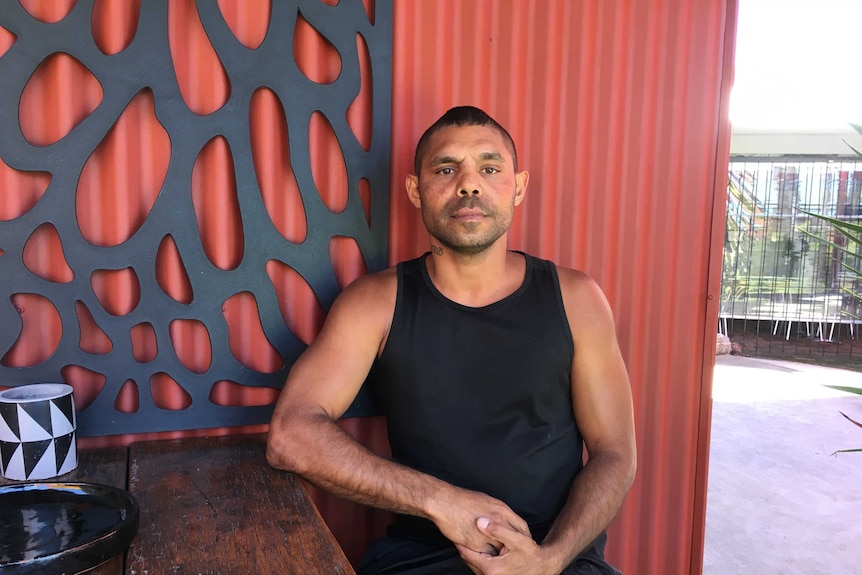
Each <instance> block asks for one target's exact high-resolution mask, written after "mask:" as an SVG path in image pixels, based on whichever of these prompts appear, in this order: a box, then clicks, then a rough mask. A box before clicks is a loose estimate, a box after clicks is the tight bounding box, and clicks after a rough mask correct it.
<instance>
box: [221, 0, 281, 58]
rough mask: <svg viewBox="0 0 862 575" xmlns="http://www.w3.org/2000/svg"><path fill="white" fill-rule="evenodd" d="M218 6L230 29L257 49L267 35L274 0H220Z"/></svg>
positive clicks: (243, 43)
mask: <svg viewBox="0 0 862 575" xmlns="http://www.w3.org/2000/svg"><path fill="white" fill-rule="evenodd" d="M276 1H281V0H276ZM218 7H219V10H221V13H222V16H224V20H225V22H227V25H228V27H229V28H230V31H231V32H233V35H234V36H236V39H237V40H239V41H240V42H241V43H242V45H243V46H245V47H246V48H248V49H249V50H255V49H256V48H258V47H259V46H260V45H261V44H262V43H263V39H264V38H265V37H266V31H267V30H268V29H269V20H270V17H271V14H272V0H243V2H242V3H239V2H236V0H218Z"/></svg>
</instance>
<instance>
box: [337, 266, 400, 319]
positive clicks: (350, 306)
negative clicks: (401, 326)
mask: <svg viewBox="0 0 862 575" xmlns="http://www.w3.org/2000/svg"><path fill="white" fill-rule="evenodd" d="M397 292H398V276H397V272H396V268H394V267H392V268H388V269H385V270H383V271H381V272H377V273H373V274H369V275H367V276H363V277H361V278H359V279H357V280H356V281H354V282H353V283H351V284H350V285H349V286H347V288H345V289H344V291H343V292H341V293H340V294H339V296H338V298H336V300H335V303H334V304H333V306H332V309H331V310H330V313H329V315H330V316H332V315H333V314H335V315H343V314H346V315H354V314H359V315H362V316H365V317H367V318H369V319H376V316H377V315H378V314H380V315H383V316H386V315H388V316H389V318H390V319H391V316H392V312H393V311H394V309H395V297H396V294H397Z"/></svg>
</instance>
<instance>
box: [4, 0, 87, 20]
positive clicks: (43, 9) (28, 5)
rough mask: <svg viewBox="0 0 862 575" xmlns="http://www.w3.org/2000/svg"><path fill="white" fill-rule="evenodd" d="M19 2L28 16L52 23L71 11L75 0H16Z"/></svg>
mask: <svg viewBox="0 0 862 575" xmlns="http://www.w3.org/2000/svg"><path fill="white" fill-rule="evenodd" d="M18 1H19V2H20V3H21V6H22V7H23V8H24V10H26V11H27V12H28V13H29V14H30V16H32V17H33V18H35V19H36V20H39V21H40V22H45V23H46V24H53V23H55V22H59V21H60V20H62V19H63V18H65V17H66V16H68V15H69V12H71V11H72V8H74V7H75V2H76V1H77V0H48V1H45V0H18Z"/></svg>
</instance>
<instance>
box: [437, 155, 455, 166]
mask: <svg viewBox="0 0 862 575" xmlns="http://www.w3.org/2000/svg"><path fill="white" fill-rule="evenodd" d="M460 163H461V160H459V159H458V158H456V157H455V156H435V157H433V158H431V165H432V166H437V165H440V164H460Z"/></svg>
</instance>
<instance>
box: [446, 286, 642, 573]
mask: <svg viewBox="0 0 862 575" xmlns="http://www.w3.org/2000/svg"><path fill="white" fill-rule="evenodd" d="M559 275H560V284H561V288H562V293H563V302H564V305H565V308H566V315H567V317H568V320H569V325H570V326H571V329H572V336H573V339H574V344H575V355H574V359H573V361H572V376H571V386H572V403H573V410H574V415H575V419H576V421H577V422H578V427H579V429H580V431H581V434H582V435H583V438H584V443H585V445H586V447H587V451H588V453H589V460H588V461H587V463H586V465H585V466H584V468H583V470H582V471H581V472H580V473H579V474H578V475H577V477H576V478H575V481H574V482H573V484H572V487H571V489H570V491H569V497H568V500H567V502H566V504H565V506H564V507H563V509H562V511H561V512H560V514H559V515H558V516H557V519H556V521H555V522H554V524H553V526H552V527H551V530H550V532H549V533H548V535H547V537H546V538H545V539H544V541H542V542H541V544H540V545H537V544H536V543H535V542H534V541H532V540H530V539H528V538H524V537H522V536H520V535H519V534H516V533H513V532H512V531H511V530H508V529H506V528H505V526H502V525H500V524H497V523H496V522H494V521H493V520H492V521H485V520H482V522H481V524H480V529H481V530H482V531H483V532H484V533H486V534H488V535H489V536H491V537H495V538H497V539H499V540H500V541H502V542H503V544H504V547H505V549H504V552H503V553H501V555H500V557H488V556H486V555H483V554H479V553H474V552H472V551H469V550H465V549H461V555H462V557H464V559H465V560H466V561H467V562H468V563H469V564H470V565H471V567H472V568H473V570H474V571H476V572H477V573H482V574H492V573H493V574H497V573H501V574H502V573H517V574H519V575H522V574H524V575H525V574H533V573H535V574H550V575H556V574H557V573H560V572H561V571H562V570H563V569H564V568H565V567H566V566H567V565H569V564H570V563H571V562H572V561H573V560H574V558H575V557H576V556H577V555H578V554H579V553H580V552H581V551H583V550H584V549H585V548H586V547H587V546H588V545H589V544H590V543H591V542H592V541H593V540H594V539H595V538H596V537H597V536H598V535H599V534H600V533H601V532H602V531H603V530H604V529H605V528H606V527H607V525H608V523H610V522H611V520H612V519H613V518H614V516H615V515H616V513H617V511H618V510H619V507H620V505H621V504H622V501H623V498H624V497H625V494H626V493H627V492H628V490H629V488H630V487H631V484H632V481H633V479H634V474H635V468H636V455H635V452H636V448H635V436H634V418H633V410H632V398H631V390H630V388H629V380H628V375H627V374H626V369H625V365H624V363H623V361H622V357H621V355H620V351H619V346H618V344H617V339H616V334H615V329H614V322H613V316H612V314H611V311H610V308H609V306H608V304H607V301H606V300H605V297H604V295H603V294H602V292H601V290H600V289H599V287H598V286H597V285H596V284H595V283H594V282H593V281H592V280H591V279H590V278H588V277H587V276H585V275H583V274H581V273H579V272H575V271H572V270H565V269H560V270H559Z"/></svg>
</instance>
